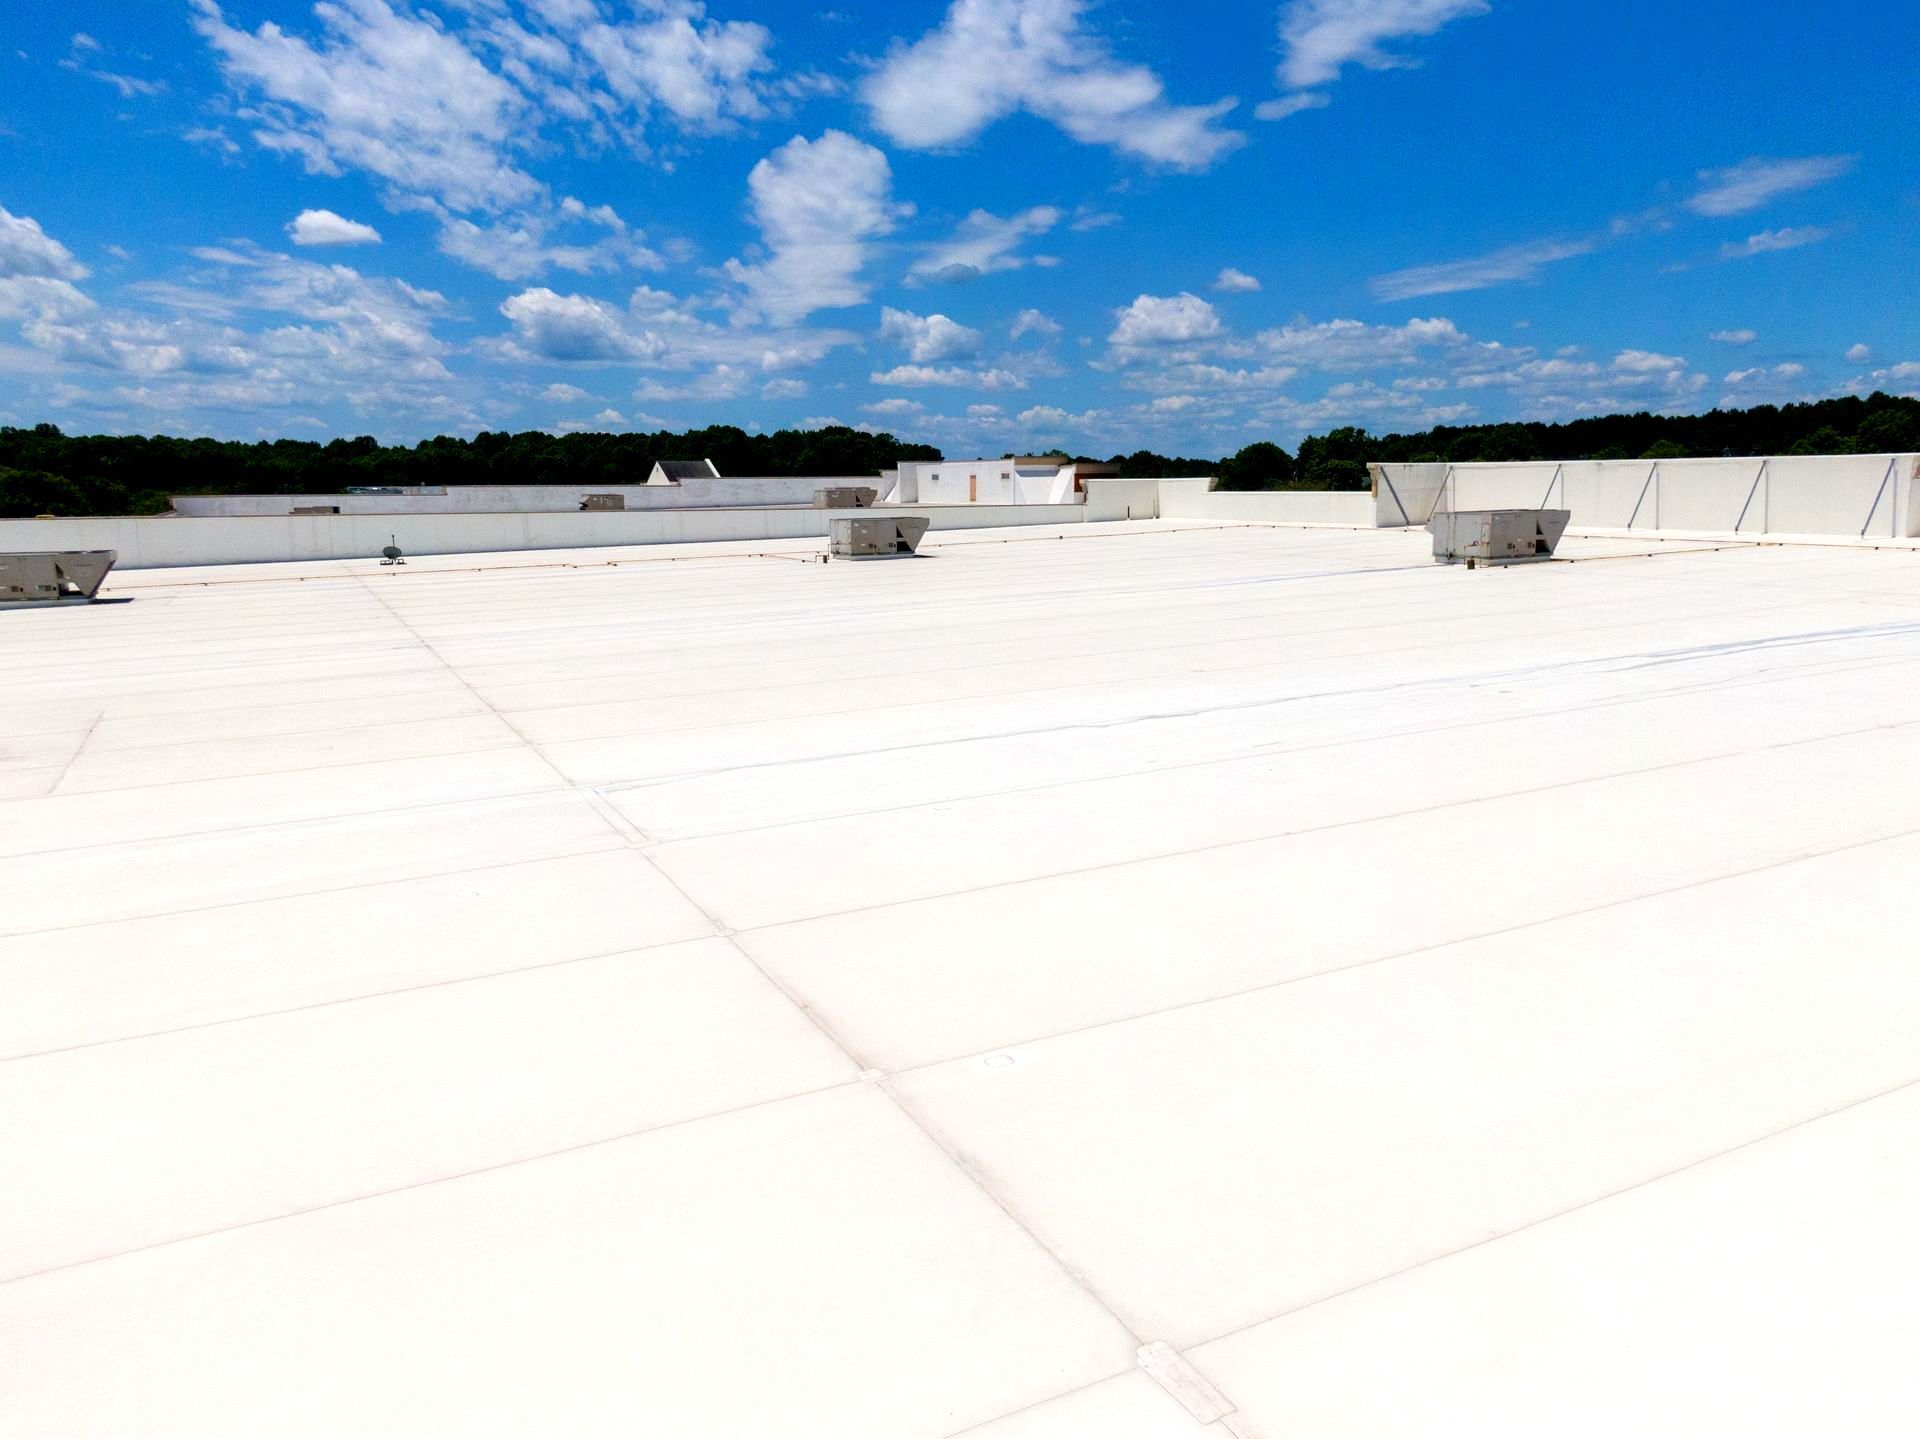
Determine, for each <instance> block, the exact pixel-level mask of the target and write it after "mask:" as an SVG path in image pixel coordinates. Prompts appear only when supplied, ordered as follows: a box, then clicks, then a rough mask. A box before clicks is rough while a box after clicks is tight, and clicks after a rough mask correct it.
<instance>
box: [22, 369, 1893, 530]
mask: <svg viewBox="0 0 1920 1439" xmlns="http://www.w3.org/2000/svg"><path fill="white" fill-rule="evenodd" d="M1900 451H1920V399H1913V398H1906V397H1899V396H1893V395H1884V394H1878V393H1876V394H1872V395H1868V396H1866V397H1865V398H1862V397H1860V396H1847V397H1845V398H1843V399H1836V400H1820V401H1817V402H1815V403H1812V404H1805V405H1759V406H1756V407H1754V408H1753V409H1749V410H1713V411H1711V412H1709V413H1707V414H1704V415H1653V414H1647V413H1644V412H1642V413H1640V414H1635V415H1604V416H1599V417H1596V418H1592V419H1584V420H1571V421H1568V422H1567V423H1565V424H1553V425H1549V424H1525V423H1507V424H1494V425H1441V426H1437V427H1435V428H1434V429H1431V430H1421V431H1418V432H1414V433H1409V434H1389V435H1371V434H1369V433H1368V432H1367V431H1365V430H1363V429H1359V428H1357V427H1354V426H1344V427H1342V428H1340V429H1336V430H1332V431H1330V432H1328V433H1327V434H1325V435H1313V436H1309V437H1308V438H1306V439H1304V440H1302V441H1301V442H1300V445H1299V448H1298V450H1297V451H1295V452H1292V453H1289V452H1288V451H1287V450H1285V449H1283V448H1281V447H1280V446H1279V445H1276V444H1273V443H1271V442H1269V441H1264V440H1263V441H1261V442H1259V443H1257V444H1252V445H1248V446H1247V447H1246V448H1245V449H1243V450H1241V451H1240V452H1239V453H1237V454H1235V455H1232V456H1229V457H1228V458H1226V459H1224V460H1207V459H1191V458H1185V457H1181V456H1177V455H1160V454H1156V453H1154V452H1153V451H1151V450H1137V451H1135V452H1134V453H1132V454H1129V455H1114V456H1112V457H1111V459H1110V460H1109V461H1108V463H1111V464H1115V465H1117V466H1118V467H1119V469H1120V473H1121V474H1122V475H1124V476H1126V477H1127V478H1129V479H1161V478H1166V477H1169V476H1176V475H1205V474H1211V475H1217V476H1218V482H1219V487H1220V488H1221V489H1241V490H1261V489H1298V490H1364V489H1366V488H1367V487H1368V485H1369V483H1370V481H1369V477H1368V474H1367V463H1368V461H1381V460H1388V461H1391V460H1416V461H1417V460H1442V461H1453V462H1464V461H1469V460H1572V459H1679V458H1682V457H1685V456H1689V455H1778V454H1879V453H1886V452H1900ZM1053 453H1056V454H1063V452H1060V451H1054V452H1053ZM703 458H707V459H711V460H712V461H713V462H714V463H715V464H716V465H718V466H719V468H720V473H721V474H723V475H871V474H878V473H879V472H880V471H881V470H884V469H890V468H891V467H893V466H894V465H896V464H898V463H900V462H901V461H902V460H937V459H939V458H941V455H940V451H939V450H937V449H935V448H934V447H932V446H930V445H916V444H911V443H908V442H907V441H904V440H900V439H896V438H895V437H894V436H893V435H890V434H879V435H872V434H867V433H864V432H863V431H860V430H854V429H849V428H847V427H845V426H834V427H831V428H828V429H822V430H776V431H774V432H773V433H772V434H769V435H755V434H749V433H748V432H747V431H745V430H740V429H736V428H734V427H733V426H731V425H715V426H712V427H710V428H708V429H703V430H686V431H683V432H679V433H675V432H672V431H667V430H662V431H658V432H656V433H653V434H620V435H609V434H573V435H552V434H548V433H547V432H546V431H544V430H532V431H527V432H525V433H522V434H505V433H500V432H495V431H482V432H481V433H480V434H478V435H475V436H474V437H473V438H472V439H470V440H464V439H457V438H454V437H451V436H447V435H442V436H439V437H437V438H435V439H431V440H423V441H422V442H421V443H419V444H417V445H413V446H406V445H382V444H380V443H378V442H377V441H375V440H373V439H371V438H369V437H367V436H364V435H363V436H361V437H360V438H358V439H351V440H330V441H327V442H325V443H321V442H318V441H313V440H268V441H261V442H259V443H256V444H245V443H241V442H238V441H231V440H205V439H199V440H196V439H176V438H173V437H171V436H165V435H148V436H143V435H66V434H62V433H61V432H60V430H58V429H57V428H55V427H54V426H52V425H35V426H33V427H32V428H31V429H8V428H0V516H20V515H41V514H57V515H113V514H156V513H158V512H159V511H161V510H164V509H166V508H167V500H168V497H169V496H170V495H176V494H227V495H232V494H273V495H283V494H334V493H338V492H339V491H341V490H345V489H349V488H354V487H358V486H388V485H487V484H548V485H576V484H577V485H589V486H601V485H605V486H613V485H631V484H638V483H639V482H641V481H642V480H644V479H645V478H646V476H647V472H648V471H649V470H651V469H652V468H653V463H654V461H655V460H684V459H703ZM1080 458H1082V459H1090V458H1094V457H1092V456H1081V457H1080Z"/></svg>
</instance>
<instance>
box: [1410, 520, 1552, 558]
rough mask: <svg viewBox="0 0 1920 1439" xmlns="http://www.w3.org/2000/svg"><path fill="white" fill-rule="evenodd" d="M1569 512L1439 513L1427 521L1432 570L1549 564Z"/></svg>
mask: <svg viewBox="0 0 1920 1439" xmlns="http://www.w3.org/2000/svg"><path fill="white" fill-rule="evenodd" d="M1572 514H1573V512H1572V511H1571V510H1441V511H1439V512H1437V513H1436V514H1435V515H1434V517H1433V518H1432V519H1430V520H1428V521H1427V533H1428V534H1430V535H1432V536H1433V558H1434V562H1435V563H1436V564H1442V565H1457V564H1460V563H1461V562H1462V561H1464V562H1465V563H1466V564H1467V565H1468V566H1470V567H1471V566H1473V565H1476V564H1481V565H1512V564H1522V563H1525V562H1527V561H1529V560H1550V559H1552V558H1553V552H1554V551H1555V550H1556V549H1558V548H1559V547H1560V537H1561V536H1562V535H1564V534H1565V533H1566V532H1567V521H1568V520H1569V519H1571V518H1572Z"/></svg>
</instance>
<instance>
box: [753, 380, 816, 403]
mask: <svg viewBox="0 0 1920 1439" xmlns="http://www.w3.org/2000/svg"><path fill="white" fill-rule="evenodd" d="M806 393H807V382H806V381H805V380H768V381H767V382H766V384H764V385H762V386H761V387H760V397H761V398H762V399H766V400H797V399H799V398H800V397H801V396H803V395H805V394H806Z"/></svg>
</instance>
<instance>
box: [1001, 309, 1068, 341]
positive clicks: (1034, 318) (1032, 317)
mask: <svg viewBox="0 0 1920 1439" xmlns="http://www.w3.org/2000/svg"><path fill="white" fill-rule="evenodd" d="M1059 333H1060V322H1059V321H1058V320H1055V319H1054V318H1053V317H1052V316H1050V315H1047V314H1044V313H1042V312H1041V311H1039V310H1022V311H1021V312H1020V313H1019V314H1017V315H1015V316H1014V317H1013V323H1012V324H1011V325H1009V326H1008V327H1007V334H1008V335H1009V336H1010V337H1011V338H1013V339H1016V340H1017V339H1019V338H1020V337H1021V336H1022V335H1039V336H1041V337H1043V338H1046V339H1052V338H1053V337H1054V336H1055V335H1058V334H1059Z"/></svg>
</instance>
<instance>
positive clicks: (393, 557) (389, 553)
mask: <svg viewBox="0 0 1920 1439" xmlns="http://www.w3.org/2000/svg"><path fill="white" fill-rule="evenodd" d="M397 539H398V536H395V535H388V536H387V540H388V542H389V543H388V544H387V545H386V546H385V548H383V549H382V550H381V551H380V553H381V555H382V556H383V557H384V558H382V559H381V561H380V563H381V564H383V565H404V564H405V563H406V562H407V560H406V556H405V555H404V554H403V553H402V552H401V550H400V546H399V545H398V544H396V543H393V541H395V540H397Z"/></svg>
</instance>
